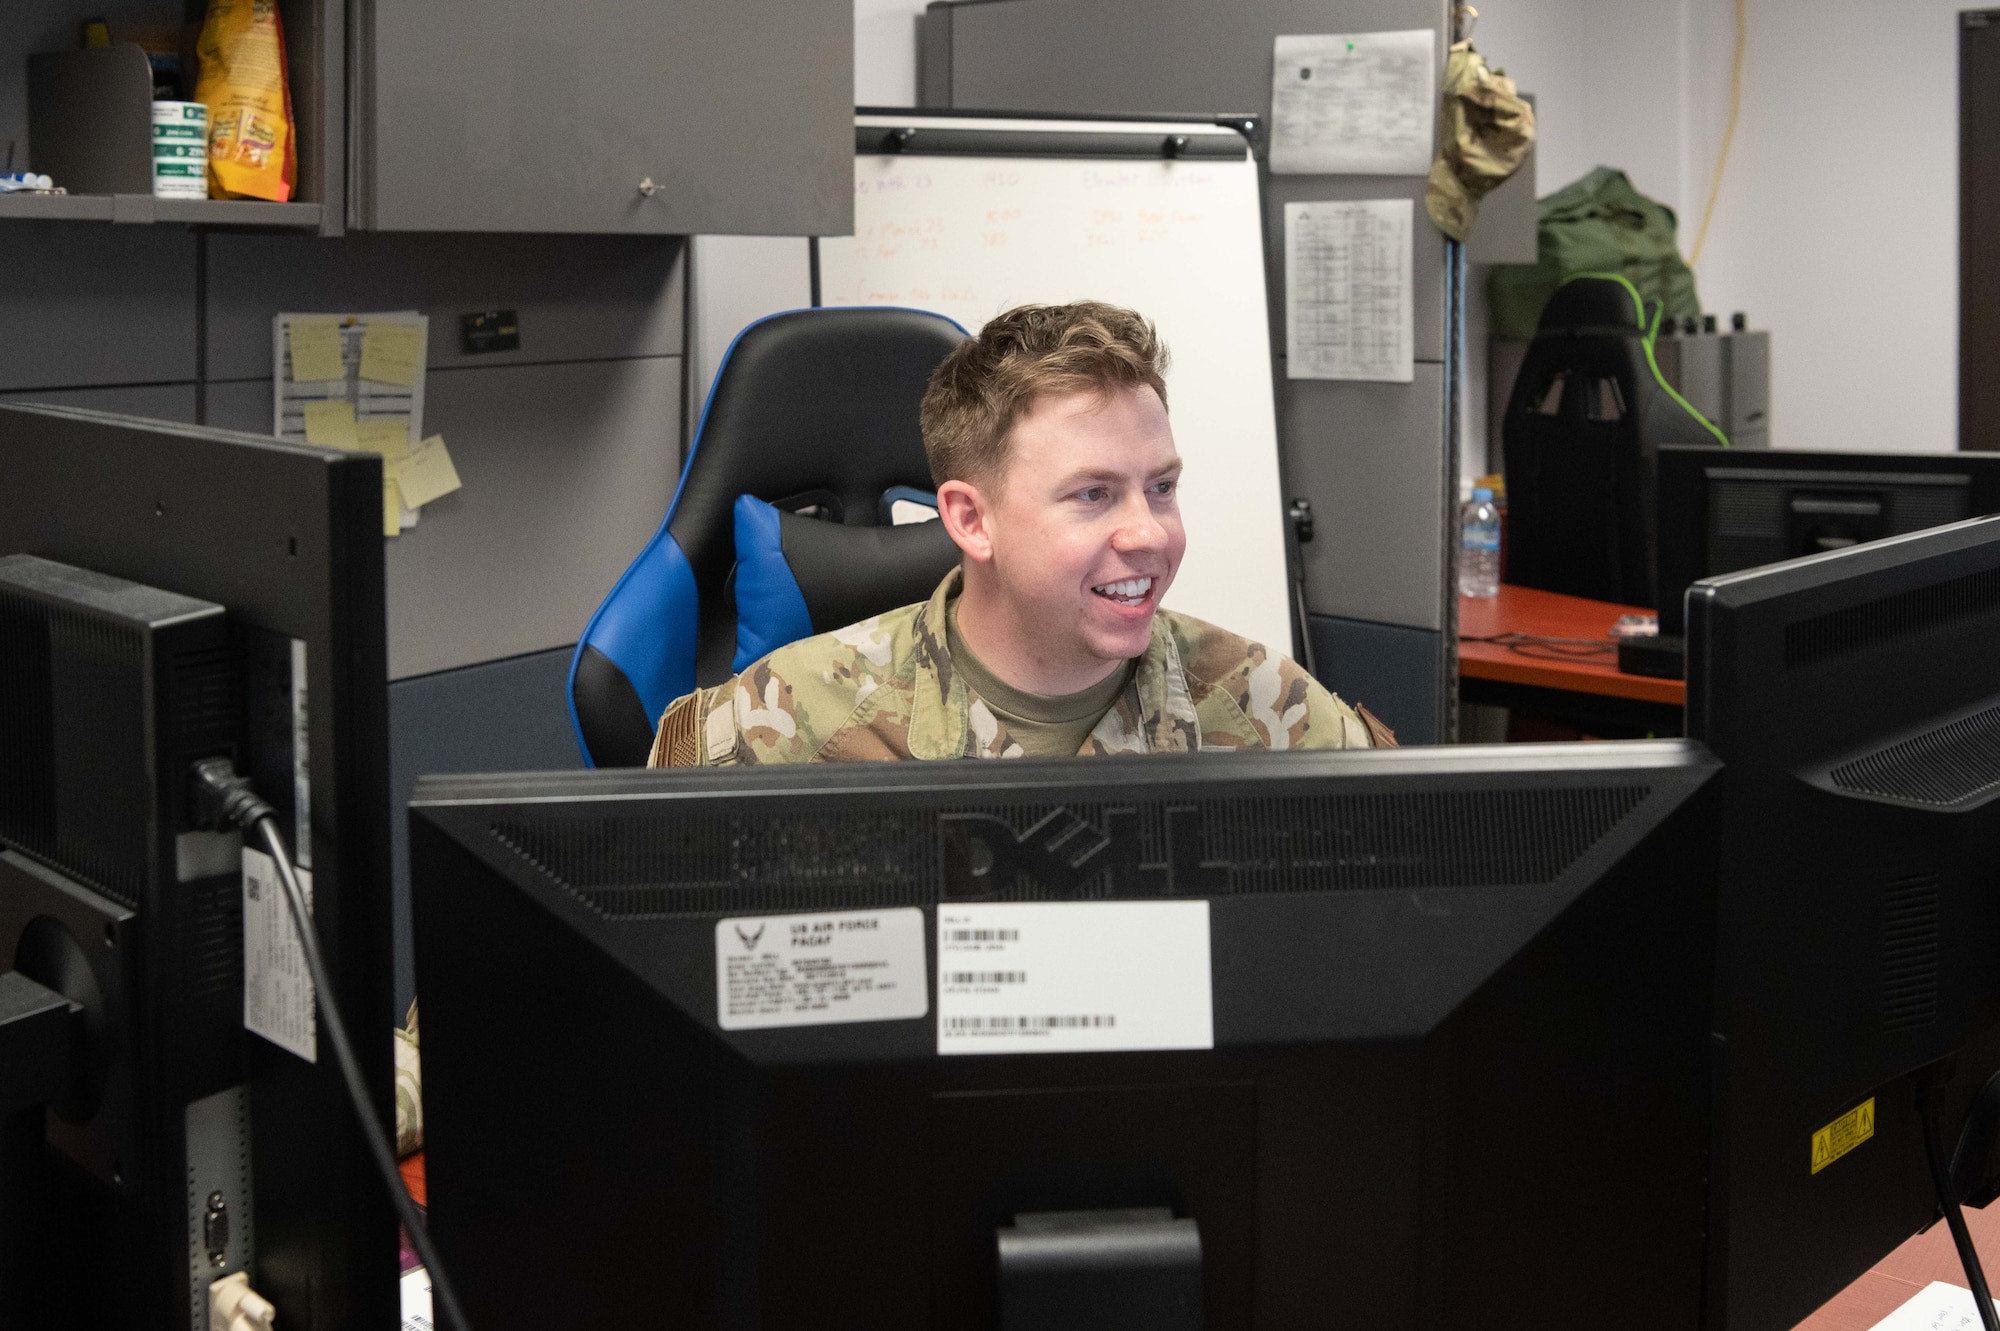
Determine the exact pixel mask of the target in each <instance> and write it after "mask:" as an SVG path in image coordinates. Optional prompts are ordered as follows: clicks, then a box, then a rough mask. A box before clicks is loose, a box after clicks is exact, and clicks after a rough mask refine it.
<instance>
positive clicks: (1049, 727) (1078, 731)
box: [945, 600, 1132, 758]
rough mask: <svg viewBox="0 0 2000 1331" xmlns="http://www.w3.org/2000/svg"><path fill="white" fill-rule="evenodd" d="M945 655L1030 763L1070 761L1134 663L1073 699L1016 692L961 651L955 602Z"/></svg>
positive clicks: (1121, 687) (1064, 695)
mask: <svg viewBox="0 0 2000 1331" xmlns="http://www.w3.org/2000/svg"><path fill="white" fill-rule="evenodd" d="M945 649H946V650H947V651H949V652H950V653H951V663H952V664H953V665H954V666H956V667H958V669H959V671H960V672H961V673H962V674H963V675H964V676H965V682H966V684H967V685H969V686H970V687H971V689H972V691H973V692H974V693H976V694H978V695H979V696H980V697H981V698H984V699H985V700H986V705H987V706H988V707H990V708H992V709H993V714H994V715H995V716H997V717H999V718H1000V724H1001V725H1004V726H1006V727H1007V733H1008V735H1010V736H1012V737H1013V740H1014V742H1015V743H1016V744H1019V745H1020V746H1021V751H1022V752H1023V753H1025V754H1027V755H1028V756H1029V757H1030V758H1074V757H1075V756H1076V754H1077V751H1078V750H1079V749H1081V748H1082V747H1083V742H1084V740H1086V739H1088V738H1090V732H1091V731H1093V730H1095V729H1096V728H1097V723H1098V722H1099V721H1100V720H1102V719H1103V718H1104V714H1105V713H1106V712H1108V711H1110V710H1111V704H1112V703H1114V702H1116V701H1118V695H1119V694H1120V693H1122V692H1123V691H1124V689H1125V685H1126V682H1127V681H1129V680H1130V679H1131V678H1132V662H1130V661H1127V662H1125V664H1123V665H1121V666H1119V667H1118V668H1117V669H1116V670H1114V671H1112V672H1111V673H1110V674H1108V675H1106V676H1105V677H1104V678H1103V679H1101V680H1099V681H1098V682H1097V683H1095V684H1092V685H1091V686H1090V687H1089V688H1087V689H1084V690H1082V691H1080V692H1077V693H1062V694H1053V695H1051V694H1046V693H1029V692H1026V691H1025V690H1022V689H1017V688H1015V687H1014V686H1013V685H1011V684H1009V683H1007V682H1006V681H1004V680H1002V679H1000V678H998V677H997V676H995V675H994V673H993V672H992V671H991V670H988V669H987V668H986V666H985V665H984V664H983V663H982V662H981V661H980V659H979V658H978V657H976V656H974V655H973V654H972V649H971V648H970V647H967V646H966V645H965V639H964V638H963V637H961V636H959V632H958V602H957V601H956V600H953V601H952V603H951V609H950V613H948V614H947V615H946V616H945Z"/></svg>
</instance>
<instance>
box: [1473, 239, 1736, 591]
mask: <svg viewBox="0 0 2000 1331" xmlns="http://www.w3.org/2000/svg"><path fill="white" fill-rule="evenodd" d="M1649 314H1650V316H1651V317H1650V318H1649V317H1648V315H1649ZM1659 320H1660V310H1659V306H1658V304H1657V302H1656V303H1655V305H1654V307H1653V308H1652V309H1651V310H1650V311H1649V310H1648V309H1647V308H1646V304H1645V302H1644V301H1643V300H1642V299H1641V298H1640V296H1639V292H1638V290H1637V288H1635V287H1634V286H1633V285H1632V284H1631V283H1630V282H1629V281H1627V280H1626V279H1625V278H1624V277H1621V276H1618V275H1615V274H1588V275H1585V276H1581V277H1576V278H1572V279H1571V280H1570V281H1568V282H1566V283H1564V284H1563V285H1562V286H1561V287H1559V288H1557V289H1556V293H1555V294H1554V295H1553V296H1551V297H1550V298H1549V303H1548V305H1547V306H1546V307H1544V309H1543V310H1542V317H1541V320H1540V322H1539V323H1538V324H1537V325H1536V328H1535V340H1534V341H1533V342H1531V343H1530V344H1529V345H1528V354H1527V357H1526V358H1525V359H1524V360H1523V361H1522V362H1521V372H1520V374H1519V375H1518V376H1517V377H1516V378H1515V380H1514V392H1513V394H1512V396H1511V397H1510V398H1509V400H1508V403H1507V415H1506V418H1505V420H1504V422H1503V424H1502V426H1501V440H1502V443H1503V446H1504V448H1505V449H1506V475H1507V581H1508V582H1510V583H1513V584H1515V585H1517V586H1522V587H1539V588H1541V589H1542V590H1544V591H1551V592H1564V593H1567V594H1568V595H1571V596H1585V597H1589V598H1590V599H1591V600H1594V601H1616V602H1618V603H1620V604H1623V605H1646V606H1650V605H1652V604H1654V599H1655V598H1654V580H1655V573H1654V534H1653V527H1654V516H1653V515H1654V480H1653V476H1654V459H1655V457H1656V456H1657V453H1656V450H1657V448H1658V447H1659V445H1661V444H1713V443H1717V442H1720V443H1723V444H1727V443H1728V442H1729V440H1728V439H1727V438H1726V437H1725V436H1724V435H1723V433H1722V431H1720V430H1718V429H1716V427H1715V426H1714V425H1712V424H1711V423H1710V422H1709V421H1708V419H1707V418H1706V417H1704V416H1703V415H1702V414H1701V413H1700V412H1698V411H1696V410H1695V409H1694V408H1693V407H1691V406H1689V405H1688V403H1687V401H1686V399H1684V398H1682V397H1681V395H1680V394H1679V393H1677V392H1675V391H1674V389H1673V387H1672V386H1671V385H1669V384H1668V383H1667V381H1666V380H1665V379H1664V378H1662V377H1661V375H1660V371H1659V366H1658V364H1657V363H1656V362H1655V360H1654V357H1653V340H1654V338H1655V337H1656V336H1657V335H1658V329H1659Z"/></svg>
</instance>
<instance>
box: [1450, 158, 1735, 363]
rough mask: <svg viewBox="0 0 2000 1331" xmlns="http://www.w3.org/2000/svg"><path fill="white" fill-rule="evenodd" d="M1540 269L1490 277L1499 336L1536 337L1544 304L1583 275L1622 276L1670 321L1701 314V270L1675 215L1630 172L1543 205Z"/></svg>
mask: <svg viewBox="0 0 2000 1331" xmlns="http://www.w3.org/2000/svg"><path fill="white" fill-rule="evenodd" d="M1540 211H1541V221H1540V223H1539V225H1538V227H1537V231H1536V250H1537V251H1538V253H1539V254H1540V256H1541V258H1540V260H1539V261H1538V262H1536V263H1534V264H1524V263H1523V264H1500V265H1496V266H1495V267H1494V269H1493V272H1492V275H1491V276H1490V277H1489V278H1488V279H1487V287H1486V292H1487V297H1488V300H1489V302H1490V303H1491V306H1492V318H1493V334H1494V336H1496V337H1509V338H1530V337H1533V336H1534V335H1535V322H1536V320H1538V319H1539V318H1541V314H1542V306H1544V305H1546V304H1547V303H1548V300H1549V297H1550V296H1552V295H1554V294H1555V289H1556V288H1557V287H1559V286H1561V285H1562V284H1563V283H1564V282H1567V281H1569V279H1570V278H1572V277H1575V276H1576V275H1577V274H1579V273H1599V274H1602V273H1618V274H1621V275H1623V276H1624V277H1625V278H1627V279H1628V280H1629V281H1630V282H1631V283H1632V285H1633V286H1635V287H1637V288H1638V289H1639V294H1640V295H1641V296H1642V297H1644V298H1645V300H1646V304H1647V308H1648V309H1649V310H1650V309H1651V307H1652V302H1653V301H1655V300H1658V301H1661V302H1662V303H1664V304H1665V306H1666V317H1667V318H1669V319H1683V318H1686V317H1688V316H1689V315H1698V314H1700V313H1701V299H1700V298H1699V297H1698V296H1696V295H1695V289H1694V272H1693V270H1691V269H1690V268H1689V267H1688V266H1687V264H1686V263H1684V262H1682V260H1681V252H1680V247H1679V246H1678V245H1677V244H1676V243H1675V240H1674V210H1673V209H1671V208H1669V207H1667V206H1666V205H1665V204H1663V203H1656V202H1654V201H1653V200H1652V199H1649V198H1647V197H1646V196H1645V195H1643V194H1641V193H1640V192H1639V191H1638V190H1636V189H1634V188H1633V187H1632V182H1631V181H1630V180H1628V179H1626V177H1625V173H1624V172H1623V171H1618V170H1615V169H1613V168H1611V167H1608V166H1600V167H1598V168H1597V169H1596V170H1595V171H1592V172H1591V173H1590V174H1589V175H1587V176H1585V177H1584V178H1583V179H1581V180H1579V181H1576V182H1574V183H1573V184H1569V185H1566V186H1564V187H1563V188H1562V189H1559V190H1557V191H1556V192H1555V193H1554V194H1551V195H1549V196H1548V197H1547V198H1545V199H1543V200H1542V201H1541V204H1540Z"/></svg>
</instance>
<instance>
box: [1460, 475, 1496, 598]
mask: <svg viewBox="0 0 2000 1331" xmlns="http://www.w3.org/2000/svg"><path fill="white" fill-rule="evenodd" d="M1458 594H1459V595H1460V596H1498V595H1499V594H1500V510H1499V509H1497V508H1495V507H1494V506H1493V492H1492V491H1491V490H1489V489H1487V488H1486V487H1485V486H1483V485H1482V486H1480V487H1479V488H1478V489H1477V490H1474V491H1473V492H1472V498H1471V499H1469V500H1467V501H1466V502H1465V503H1464V504H1463V505H1461V506H1460V508H1459V510H1458Z"/></svg>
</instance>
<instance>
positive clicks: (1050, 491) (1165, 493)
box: [982, 387, 1187, 677]
mask: <svg viewBox="0 0 2000 1331" xmlns="http://www.w3.org/2000/svg"><path fill="white" fill-rule="evenodd" d="M1009 443H1010V449H1009V457H1008V460H1007V462H1006V464H1005V469H1004V471H1003V473H1002V474H1001V475H1000V476H999V477H998V478H997V484H993V485H990V486H988V487H986V489H985V490H984V491H982V496H983V498H984V500H985V503H984V504H983V506H982V507H983V508H984V509H985V511H986V522H985V529H986V530H985V534H986V538H987V541H988V546H989V553H988V557H989V558H990V559H991V561H992V567H993V571H994V577H995V581H996V583H997V585H998V587H999V589H1000V591H1001V593H1002V596H1003V598H1004V600H1005V601H1006V602H1007V603H1008V604H1009V605H1010V607H1011V610H1012V613H1011V614H1010V615H1009V618H1010V619H1011V620H1012V621H1013V622H1014V624H1015V625H1016V628H1017V631H1018V632H1021V633H1023V634H1026V635H1029V636H1031V637H1032V639H1033V643H1032V649H1033V654H1034V656H1035V657H1036V658H1037V659H1038V660H1039V661H1041V662H1042V663H1044V664H1045V666H1046V667H1048V668H1049V669H1051V670H1052V671H1053V672H1054V673H1055V674H1067V673H1071V672H1077V673H1081V674H1089V673H1091V672H1092V671H1093V670H1095V673H1097V674H1098V676H1099V677H1101V676H1102V673H1103V672H1102V669H1101V668H1098V667H1101V666H1102V665H1103V664H1105V663H1111V662H1118V661H1125V660H1129V659H1131V658H1132V657H1135V656H1139V655H1142V654H1143V653H1144V652H1145V650H1146V646H1147V643H1148V641H1149V640H1150V638H1151V635H1152V627H1153V615H1154V614H1155V613H1156V612H1157V611H1158V610H1159V608H1160V599H1161V598H1162V597H1163V596H1165V595H1166V594H1167V589H1168V588H1169V587H1171V586H1172V585H1173V581H1174V574H1175V573H1176V572H1178V571H1179V569H1180V564H1181V557H1182V555H1183V554H1184V553H1185V552H1186V550H1187V534H1186V532H1185V531H1183V530H1182V527H1181V514H1180V505H1179V501H1178V498H1177V497H1176V494H1175V491H1176V488H1177V486H1178V485H1179V483H1180V473H1181V459H1180V454H1179V453H1178V452H1177V451H1176V450H1175V448H1174V435H1173V430H1172V429H1171V428H1170V426H1169V425H1168V422H1167V409H1166V407H1165V406H1164V405H1162V403H1161V402H1160V399H1159V396H1158V395H1157V394H1156V393H1154V392H1153V390H1152V389H1151V388H1146V387H1139V388H1119V389H1112V390H1109V391H1106V392H1102V393H1099V392H1084V393H1074V394H1069V395H1065V396H1061V397H1049V398H1042V399H1038V400H1037V401H1036V402H1035V403H1034V404H1033V406H1032V408H1031V409H1030V410H1029V411H1028V412H1027V413H1026V414H1025V415H1023V416H1022V417H1021V418H1020V419H1019V420H1017V421H1016V422H1015V424H1014V427H1013V432H1012V435H1011V437H1010V440H1009Z"/></svg>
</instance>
